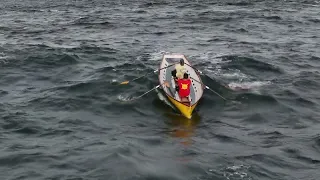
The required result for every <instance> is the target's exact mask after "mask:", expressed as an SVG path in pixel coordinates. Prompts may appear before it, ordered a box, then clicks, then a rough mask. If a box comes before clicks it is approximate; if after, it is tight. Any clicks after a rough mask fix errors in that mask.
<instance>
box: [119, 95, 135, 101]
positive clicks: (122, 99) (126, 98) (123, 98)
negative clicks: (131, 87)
mask: <svg viewBox="0 0 320 180" xmlns="http://www.w3.org/2000/svg"><path fill="white" fill-rule="evenodd" d="M117 99H118V100H120V101H123V102H127V101H130V100H131V99H132V98H130V96H129V95H126V96H125V95H122V94H120V95H118V96H117Z"/></svg>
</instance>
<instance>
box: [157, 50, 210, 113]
mask: <svg viewBox="0 0 320 180" xmlns="http://www.w3.org/2000/svg"><path fill="white" fill-rule="evenodd" d="M181 59H183V60H184V63H185V65H184V66H185V68H186V70H187V71H186V72H187V73H188V74H189V78H190V79H191V82H192V83H191V86H190V95H189V97H188V98H180V96H179V94H178V92H177V91H176V89H175V87H176V81H175V80H174V78H173V76H172V74H171V71H173V70H174V69H175V64H178V63H179V62H180V60H181ZM158 74H159V84H160V88H161V89H162V90H163V92H164V94H165V95H166V97H167V98H168V99H169V101H170V102H171V103H172V104H173V105H174V107H176V108H177V109H178V110H179V111H180V112H181V114H182V115H183V116H185V117H186V118H188V119H191V117H192V113H193V111H194V109H195V107H196V106H197V104H198V102H199V100H200V99H201V97H202V95H203V91H204V89H205V86H204V85H203V83H202V80H201V78H200V75H199V73H197V71H196V70H195V69H194V68H192V66H191V64H190V62H189V61H188V60H187V58H186V57H185V56H184V55H183V54H164V55H163V57H162V61H161V63H160V70H159V72H158Z"/></svg>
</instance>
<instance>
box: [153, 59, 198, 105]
mask: <svg viewBox="0 0 320 180" xmlns="http://www.w3.org/2000/svg"><path fill="white" fill-rule="evenodd" d="M165 55H167V54H164V55H162V60H161V63H160V65H159V69H161V64H162V62H163V61H164V56H165ZM172 55H180V56H183V57H184V58H185V59H186V60H187V61H188V63H189V65H190V67H191V68H192V69H193V67H192V65H191V63H190V61H189V60H188V59H187V57H186V56H185V55H184V54H172ZM167 67H168V66H167ZM162 70H163V69H162ZM193 70H194V69H193ZM160 71H161V70H160ZM160 71H159V72H158V79H159V83H160V84H161V80H160ZM194 72H195V73H196V75H197V76H198V77H199V79H200V82H201V87H202V92H201V95H200V98H199V99H198V100H197V101H196V102H195V103H194V104H191V103H190V105H189V106H188V105H185V104H183V103H182V102H181V101H178V100H177V99H176V98H175V97H174V96H170V95H169V94H168V93H167V92H166V91H165V90H163V92H164V93H165V94H166V96H169V97H171V98H172V99H173V100H174V101H176V102H178V103H180V104H182V105H184V106H186V107H192V106H194V105H197V104H198V102H199V101H200V99H201V98H202V96H203V90H204V86H203V83H202V79H201V77H200V75H199V73H198V72H197V71H196V70H194Z"/></svg>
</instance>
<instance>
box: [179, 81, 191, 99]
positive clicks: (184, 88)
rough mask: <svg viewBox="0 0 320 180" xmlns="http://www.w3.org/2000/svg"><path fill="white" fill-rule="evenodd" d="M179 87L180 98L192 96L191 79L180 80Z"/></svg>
mask: <svg viewBox="0 0 320 180" xmlns="http://www.w3.org/2000/svg"><path fill="white" fill-rule="evenodd" d="M178 86H179V95H180V97H188V96H189V94H190V86H191V80H190V79H179V80H178Z"/></svg>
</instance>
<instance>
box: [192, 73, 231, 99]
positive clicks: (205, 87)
mask: <svg viewBox="0 0 320 180" xmlns="http://www.w3.org/2000/svg"><path fill="white" fill-rule="evenodd" d="M190 78H191V79H193V80H194V81H196V82H198V83H200V84H202V85H203V86H204V87H205V88H206V89H208V90H210V91H212V92H213V93H215V94H217V95H218V96H220V97H221V98H222V99H224V100H225V101H226V98H224V97H222V96H221V95H220V94H219V93H217V92H216V91H214V90H212V89H211V88H209V87H208V86H206V85H205V84H203V83H202V82H200V81H198V80H196V79H194V78H192V77H190Z"/></svg>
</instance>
